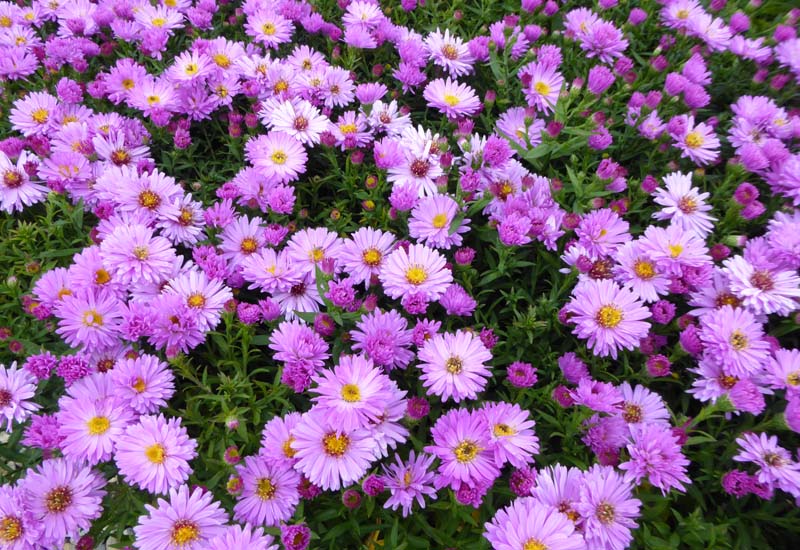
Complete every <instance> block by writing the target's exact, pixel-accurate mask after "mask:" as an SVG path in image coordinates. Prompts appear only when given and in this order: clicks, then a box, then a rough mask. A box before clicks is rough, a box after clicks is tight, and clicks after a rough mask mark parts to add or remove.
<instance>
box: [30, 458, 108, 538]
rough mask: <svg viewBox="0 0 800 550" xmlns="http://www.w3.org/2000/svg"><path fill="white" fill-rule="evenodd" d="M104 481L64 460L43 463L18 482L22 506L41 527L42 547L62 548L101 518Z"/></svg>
mask: <svg viewBox="0 0 800 550" xmlns="http://www.w3.org/2000/svg"><path fill="white" fill-rule="evenodd" d="M105 484H106V481H105V479H103V477H102V476H101V475H100V474H98V473H96V472H95V471H94V470H92V469H91V468H90V467H88V466H83V465H82V464H81V463H80V462H77V463H75V462H71V461H69V460H67V459H64V458H55V459H51V460H45V461H44V462H42V463H41V464H40V465H39V466H37V467H36V469H35V470H34V469H30V470H28V472H27V474H26V475H25V478H24V479H23V480H22V481H21V482H20V487H21V489H22V494H23V498H24V501H25V502H24V504H25V507H26V508H27V509H28V510H29V511H30V512H31V514H32V515H33V517H34V518H35V519H36V521H37V522H38V524H39V525H40V526H41V533H42V538H41V539H40V540H39V541H38V542H39V543H40V544H42V545H43V546H45V547H49V548H61V547H62V546H63V545H64V542H65V540H66V539H67V538H70V539H72V540H78V534H79V532H80V531H86V530H88V529H89V527H90V526H91V522H92V520H94V519H96V518H98V517H100V514H101V513H102V511H103V508H102V502H103V497H104V496H105V494H106V492H105V491H104V490H103V487H104V486H105Z"/></svg>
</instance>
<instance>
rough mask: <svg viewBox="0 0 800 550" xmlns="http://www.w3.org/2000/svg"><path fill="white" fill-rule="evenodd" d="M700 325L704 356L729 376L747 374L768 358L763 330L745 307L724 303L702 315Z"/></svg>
mask: <svg viewBox="0 0 800 550" xmlns="http://www.w3.org/2000/svg"><path fill="white" fill-rule="evenodd" d="M700 326H701V330H700V339H701V340H702V341H703V343H704V344H705V350H706V357H708V358H709V359H712V360H713V361H715V362H717V363H719V364H720V365H721V366H722V369H723V370H724V371H725V372H726V373H727V374H730V375H731V376H736V377H741V378H747V377H748V376H750V375H752V374H753V373H755V372H757V371H759V370H760V369H761V368H762V365H763V364H765V363H766V361H767V360H768V359H769V343H768V342H767V341H766V340H765V339H764V338H763V336H764V330H763V328H762V326H761V324H760V323H758V322H757V321H756V319H755V317H753V315H752V314H751V313H750V312H748V311H747V310H746V309H742V308H733V307H731V306H724V307H722V308H720V309H719V310H718V311H717V312H716V314H715V315H705V316H703V318H702V319H701V320H700Z"/></svg>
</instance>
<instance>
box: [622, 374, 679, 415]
mask: <svg viewBox="0 0 800 550" xmlns="http://www.w3.org/2000/svg"><path fill="white" fill-rule="evenodd" d="M619 390H620V392H621V393H622V398H623V400H624V401H623V403H622V411H621V412H620V413H619V415H620V416H621V417H622V419H623V420H624V421H625V422H627V423H628V424H629V425H631V426H634V425H636V424H669V411H668V410H667V407H666V405H664V400H663V399H662V398H661V396H660V395H658V394H657V393H655V392H652V391H650V390H648V389H647V388H645V387H644V386H641V385H639V384H637V385H636V386H633V387H631V385H630V384H629V383H628V382H623V383H622V385H621V386H620V387H619Z"/></svg>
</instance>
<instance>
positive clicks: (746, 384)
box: [728, 378, 767, 414]
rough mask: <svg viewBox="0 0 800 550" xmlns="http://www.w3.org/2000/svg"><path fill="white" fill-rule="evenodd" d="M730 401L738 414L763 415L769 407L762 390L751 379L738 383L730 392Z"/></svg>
mask: <svg viewBox="0 0 800 550" xmlns="http://www.w3.org/2000/svg"><path fill="white" fill-rule="evenodd" d="M728 399H729V400H730V402H731V405H733V408H734V409H735V410H736V412H737V413H738V412H742V411H743V412H748V413H750V414H761V413H762V412H764V409H765V408H766V407H767V404H766V402H765V401H764V395H763V394H762V393H761V389H760V388H759V387H758V385H756V383H755V382H753V381H752V380H750V379H749V378H744V379H742V380H739V381H738V382H736V384H734V385H733V387H732V388H731V389H730V391H729V392H728Z"/></svg>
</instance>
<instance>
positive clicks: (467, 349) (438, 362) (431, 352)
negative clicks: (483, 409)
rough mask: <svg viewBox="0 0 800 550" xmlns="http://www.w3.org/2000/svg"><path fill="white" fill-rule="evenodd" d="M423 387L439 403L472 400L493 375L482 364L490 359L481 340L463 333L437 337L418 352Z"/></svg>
mask: <svg viewBox="0 0 800 550" xmlns="http://www.w3.org/2000/svg"><path fill="white" fill-rule="evenodd" d="M417 357H418V360H419V362H420V368H421V369H422V373H423V374H422V376H420V379H421V380H422V385H423V386H424V387H425V388H426V390H427V391H428V393H430V394H432V395H438V396H439V397H441V398H442V401H447V400H448V399H450V398H452V399H453V401H455V402H456V403H458V402H459V401H461V400H462V399H475V398H476V397H477V396H478V392H480V391H483V388H484V387H485V386H486V381H487V379H488V378H489V377H490V376H491V375H492V373H491V371H490V370H489V369H488V368H487V367H486V365H485V364H484V363H486V362H487V361H490V360H491V359H492V354H491V352H490V351H489V350H488V349H486V346H485V345H483V342H481V340H480V338H478V337H477V336H475V335H473V333H471V332H466V331H463V330H459V331H456V332H455V333H454V334H453V333H445V334H436V335H434V336H433V337H432V338H431V339H430V340H428V341H426V342H425V345H424V346H423V347H422V349H420V350H419V353H418V356H417Z"/></svg>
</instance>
